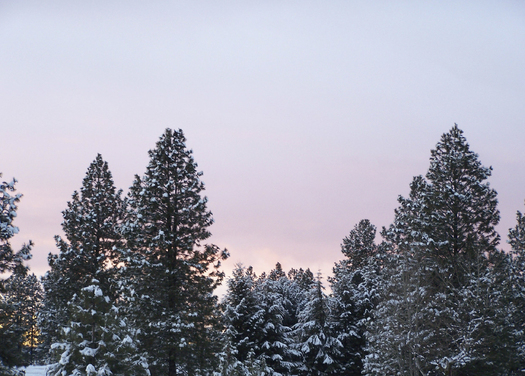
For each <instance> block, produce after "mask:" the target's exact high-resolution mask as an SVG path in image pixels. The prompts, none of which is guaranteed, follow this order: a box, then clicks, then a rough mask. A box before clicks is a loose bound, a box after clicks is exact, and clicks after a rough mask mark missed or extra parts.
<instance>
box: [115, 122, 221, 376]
mask: <svg viewBox="0 0 525 376" xmlns="http://www.w3.org/2000/svg"><path fill="white" fill-rule="evenodd" d="M185 141H186V139H185V137H184V134H183V132H182V130H178V131H173V130H171V129H166V131H165V133H164V134H163V135H162V136H161V138H160V140H159V141H158V142H157V145H156V148H155V149H153V150H150V152H149V155H150V162H149V165H148V167H147V170H146V173H145V174H144V176H143V177H142V178H141V177H139V176H136V177H135V181H134V183H133V185H132V186H131V188H130V192H129V197H128V204H129V211H128V214H127V220H126V225H125V227H124V228H123V233H124V234H125V237H126V240H127V245H126V249H127V250H128V251H127V252H128V253H127V257H126V258H125V262H126V270H127V276H126V283H128V285H130V286H132V288H131V289H130V290H129V291H131V292H133V294H134V295H133V296H134V297H135V298H134V299H135V301H134V303H133V304H134V305H135V307H136V310H135V319H136V323H137V325H140V326H141V328H142V332H143V334H144V335H143V344H144V346H145V349H147V350H148V352H149V354H150V359H149V360H150V369H151V372H152V375H154V376H156V375H168V376H173V375H180V374H193V375H197V374H207V373H209V372H211V369H213V366H214V364H213V359H214V353H215V351H216V350H217V348H216V346H217V345H218V344H217V343H215V341H212V340H211V339H212V338H215V337H216V333H214V332H215V331H216V330H217V328H218V315H217V297H216V296H214V295H213V290H214V289H215V287H216V286H217V285H218V284H219V283H220V281H221V280H222V277H223V273H222V272H220V271H219V267H220V260H221V259H224V258H226V257H227V253H226V252H225V251H220V250H219V248H218V247H217V246H215V245H203V244H202V242H203V241H205V240H206V239H207V238H209V236H210V232H209V231H208V227H209V226H210V225H211V224H212V222H213V220H212V214H211V212H210V211H209V210H208V209H207V205H206V202H207V199H206V198H205V197H203V196H202V195H201V192H202V191H203V189H204V184H203V183H202V181H201V180H200V176H201V175H202V173H201V172H198V170H197V164H196V163H195V161H194V160H193V156H192V151H191V150H188V149H187V148H186V145H185Z"/></svg>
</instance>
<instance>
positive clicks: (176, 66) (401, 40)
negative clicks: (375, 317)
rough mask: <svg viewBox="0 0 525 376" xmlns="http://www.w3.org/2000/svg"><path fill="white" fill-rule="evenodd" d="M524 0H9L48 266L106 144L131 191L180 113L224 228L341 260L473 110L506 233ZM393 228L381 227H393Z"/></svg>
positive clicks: (31, 211)
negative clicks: (355, 235)
mask: <svg viewBox="0 0 525 376" xmlns="http://www.w3.org/2000/svg"><path fill="white" fill-rule="evenodd" d="M524 67H525V2H523V1H521V0H516V1H510V0H509V1H507V0H500V1H497V2H495V1H480V0H477V1H395V2H394V1H352V0H346V1H336V0H334V1H308V0H302V1H293V0H290V1H287V0H282V1H273V0H267V1H260V0H259V1H252V0H243V1H235V0H225V1H202V0H193V1H184V0H181V1H175V2H166V1H156V0H150V1H147V2H145V1H132V0H131V1H111V0H110V1H108V0H104V1H101V0H94V1H69V0H68V1H53V0H51V1H45V2H42V1H16V2H13V1H7V0H0V172H2V173H3V177H2V179H3V180H11V178H13V177H15V178H16V179H17V180H18V184H17V192H18V193H22V194H23V195H24V196H23V198H22V200H21V202H20V204H19V210H18V218H17V219H16V222H15V224H16V225H17V226H18V227H19V228H20V232H19V234H18V235H16V237H15V238H13V241H12V244H13V245H14V246H15V247H19V246H20V245H21V244H22V243H23V242H27V241H28V240H29V239H31V240H33V241H34V243H35V247H34V249H33V260H32V261H31V262H30V266H31V269H32V271H33V272H35V273H36V274H38V275H42V274H44V273H45V271H46V270H47V268H48V266H47V255H48V253H50V252H52V253H57V252H58V251H57V248H56V246H55V242H54V239H53V237H54V235H60V234H61V233H62V232H61V225H60V224H61V221H62V214H61V212H62V210H64V209H65V208H66V207H67V201H68V200H70V199H71V195H72V194H73V192H74V191H75V190H79V189H80V187H81V184H82V179H83V177H84V176H85V173H86V170H87V168H88V166H89V164H90V163H91V162H92V161H93V160H94V158H95V157H96V155H97V153H101V154H102V156H103V158H104V159H105V160H106V161H108V163H109V167H110V170H111V171H112V173H113V177H114V180H115V185H116V186H117V187H118V188H122V189H124V191H127V189H128V187H129V186H130V185H131V183H132V181H133V178H134V175H135V174H139V175H142V174H143V173H144V172H145V170H146V166H147V163H148V153H147V152H148V150H149V149H152V148H154V147H155V143H156V141H157V140H158V138H159V137H160V136H161V134H162V133H163V132H164V130H165V129H166V128H172V129H179V128H181V129H182V130H183V131H184V133H185V135H186V138H187V146H188V148H191V149H192V150H193V153H194V157H195V160H196V162H197V163H198V165H199V168H200V169H201V170H202V171H203V173H204V174H203V176H202V180H203V181H204V183H205V185H206V191H205V194H206V196H207V197H208V200H209V204H208V207H209V209H210V210H211V211H212V212H213V215H214V219H215V223H214V225H213V226H212V227H211V228H210V231H211V232H212V234H213V235H212V237H211V238H210V243H214V244H217V245H218V246H219V247H221V248H227V249H228V250H229V251H230V254H231V257H230V259H229V260H228V261H227V262H226V263H225V265H224V267H225V270H226V271H227V272H228V273H229V272H230V271H231V270H232V268H233V267H234V265H235V264H236V263H242V264H244V265H253V266H254V268H255V270H256V272H258V273H260V272H262V271H265V270H266V271H268V270H270V269H271V268H272V267H273V266H274V265H275V263H276V262H281V264H282V265H283V268H284V269H286V270H288V269H290V268H292V267H294V268H299V267H303V268H307V267H309V268H311V269H312V271H314V273H315V272H317V271H318V270H320V271H321V272H322V273H323V274H324V275H325V276H326V275H328V274H329V273H330V272H331V269H332V267H333V264H334V262H336V261H338V260H340V259H342V254H341V252H340V244H341V243H342V239H343V238H344V237H345V236H346V235H348V233H349V232H350V230H351V229H352V228H353V227H354V226H355V225H356V224H357V223H358V222H359V220H361V219H364V218H367V219H370V220H371V222H372V223H373V224H375V225H376V226H377V227H378V228H379V229H380V228H381V227H382V226H388V225H389V224H390V223H391V222H392V220H393V216H394V209H395V208H396V207H397V204H398V203H397V198H398V196H399V195H405V196H406V195H407V194H408V192H409V183H410V182H411V180H412V177H413V176H415V175H420V174H425V173H426V171H427V169H428V166H429V157H430V150H431V149H432V148H433V147H435V145H436V143H437V142H438V141H439V139H440V137H441V135H442V134H443V133H445V132H447V131H449V130H450V129H451V128H452V126H453V125H454V123H457V124H458V125H459V127H460V128H461V129H462V130H463V131H464V132H465V136H466V138H467V141H468V142H469V144H470V146H471V149H472V150H474V151H475V152H476V153H478V154H479V158H480V160H481V162H482V163H483V165H485V166H492V167H493V168H494V171H493V175H492V177H491V178H490V184H491V186H492V187H493V188H495V189H496V191H497V192H498V198H499V209H500V211H501V222H500V225H498V227H497V228H498V231H499V232H500V234H501V236H502V244H501V246H502V247H503V248H504V249H508V245H507V244H505V240H506V234H507V232H508V229H509V228H510V227H514V225H515V215H516V211H517V210H520V211H523V210H524V199H525V168H524V167H525V147H524V145H525V106H524V103H525V69H524ZM378 240H379V239H378Z"/></svg>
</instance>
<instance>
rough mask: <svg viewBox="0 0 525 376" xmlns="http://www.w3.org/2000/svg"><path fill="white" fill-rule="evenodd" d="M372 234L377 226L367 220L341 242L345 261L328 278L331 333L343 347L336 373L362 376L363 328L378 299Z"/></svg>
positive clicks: (364, 341)
mask: <svg viewBox="0 0 525 376" xmlns="http://www.w3.org/2000/svg"><path fill="white" fill-rule="evenodd" d="M375 235H376V227H375V226H374V225H372V224H371V223H370V221H369V220H367V219H364V220H362V221H360V222H359V223H358V224H357V225H356V226H355V227H354V229H352V231H350V234H349V235H348V236H347V237H346V238H344V239H343V244H342V246H341V251H342V253H343V254H344V255H345V256H346V257H347V258H346V259H344V260H342V261H340V262H338V263H336V265H335V267H334V276H333V277H332V278H330V279H329V281H330V283H331V286H332V292H333V299H334V300H333V301H334V305H333V312H332V315H333V322H334V324H333V325H334V330H335V331H336V333H337V336H338V339H339V341H340V342H341V344H342V345H343V346H342V348H341V355H340V356H339V357H337V359H336V360H335V366H334V367H335V368H336V373H335V374H340V375H361V373H362V370H363V359H364V357H365V354H366V350H365V349H366V339H365V331H366V328H365V325H366V324H367V322H368V321H369V319H370V317H371V311H372V310H373V308H374V307H375V305H376V304H377V300H378V298H379V296H378V291H377V289H378V284H379V270H380V263H379V261H380V260H379V259H378V257H377V256H378V247H377V245H376V244H375V242H374V239H375Z"/></svg>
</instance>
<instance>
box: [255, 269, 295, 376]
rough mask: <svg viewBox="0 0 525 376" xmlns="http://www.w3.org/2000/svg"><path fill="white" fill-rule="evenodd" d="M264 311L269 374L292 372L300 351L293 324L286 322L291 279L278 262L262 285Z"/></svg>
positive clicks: (263, 351)
mask: <svg viewBox="0 0 525 376" xmlns="http://www.w3.org/2000/svg"><path fill="white" fill-rule="evenodd" d="M258 286H259V288H260V294H259V295H260V296H261V299H260V302H261V308H262V311H263V313H264V315H263V328H262V333H261V334H262V344H261V348H262V354H261V358H262V360H263V361H264V364H266V367H267V369H266V373H267V374H268V375H275V376H279V375H289V374H291V373H292V370H294V369H295V368H296V366H297V365H296V363H297V360H298V359H300V357H299V356H300V353H299V352H297V351H295V350H294V349H293V346H292V336H291V330H292V328H291V326H288V323H286V322H285V318H286V316H287V310H288V309H289V307H291V306H292V303H291V301H290V288H291V282H290V281H289V280H288V278H287V276H286V273H285V272H284V271H283V269H282V267H281V264H280V263H277V264H276V266H275V269H273V270H272V271H270V273H269V275H268V278H265V279H264V280H262V281H261V283H260V284H259V285H258Z"/></svg>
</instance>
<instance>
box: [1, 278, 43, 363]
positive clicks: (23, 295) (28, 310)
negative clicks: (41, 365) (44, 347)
mask: <svg viewBox="0 0 525 376" xmlns="http://www.w3.org/2000/svg"><path fill="white" fill-rule="evenodd" d="M5 285H6V286H5V288H6V297H7V300H8V301H9V302H10V303H11V305H12V307H13V313H12V317H13V320H14V322H16V323H17V325H18V326H19V327H20V328H21V330H23V345H22V347H21V350H22V353H23V357H24V360H25V362H26V363H28V364H34V361H35V360H36V359H37V358H39V357H40V352H39V351H38V345H39V343H40V338H39V337H40V332H39V329H38V325H37V316H38V313H39V312H40V309H41V307H42V299H43V295H44V293H43V289H42V284H41V283H40V281H39V280H38V278H37V277H36V276H35V274H33V273H32V274H28V273H25V271H22V273H20V272H16V273H13V274H12V275H11V276H10V277H9V278H8V279H7V280H6V283H5Z"/></svg>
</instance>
